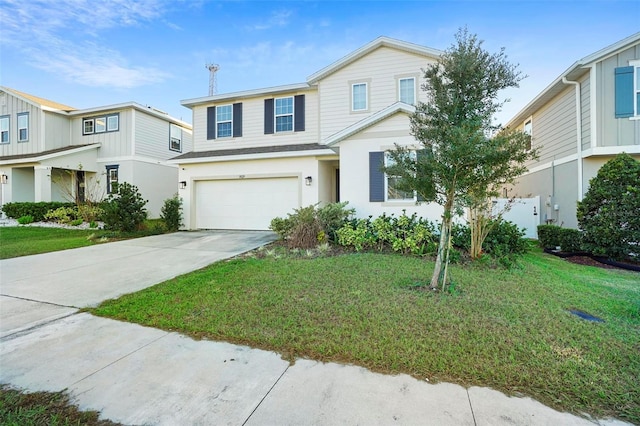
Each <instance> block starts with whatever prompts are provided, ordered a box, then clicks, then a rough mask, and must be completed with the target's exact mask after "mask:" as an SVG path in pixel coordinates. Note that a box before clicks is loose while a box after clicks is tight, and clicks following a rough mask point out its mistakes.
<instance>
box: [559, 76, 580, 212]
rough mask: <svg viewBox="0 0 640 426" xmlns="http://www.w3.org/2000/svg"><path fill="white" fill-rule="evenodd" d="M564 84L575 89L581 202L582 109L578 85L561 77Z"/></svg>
mask: <svg viewBox="0 0 640 426" xmlns="http://www.w3.org/2000/svg"><path fill="white" fill-rule="evenodd" d="M562 82H563V83H564V84H573V85H574V86H575V88H576V148H577V153H578V201H582V174H583V172H582V108H581V104H582V102H581V99H580V83H579V82H577V81H570V80H567V77H562Z"/></svg>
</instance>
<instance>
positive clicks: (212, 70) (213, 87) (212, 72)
mask: <svg viewBox="0 0 640 426" xmlns="http://www.w3.org/2000/svg"><path fill="white" fill-rule="evenodd" d="M205 67H206V68H207V69H208V70H209V96H213V95H215V94H216V92H217V91H218V87H217V82H216V72H217V71H218V70H219V69H220V65H218V64H206V65H205Z"/></svg>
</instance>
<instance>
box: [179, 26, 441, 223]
mask: <svg viewBox="0 0 640 426" xmlns="http://www.w3.org/2000/svg"><path fill="white" fill-rule="evenodd" d="M440 54H441V52H440V51H437V50H434V49H430V48H427V47H423V46H419V45H415V44H411V43H406V42H403V41H398V40H394V39H390V38H387V37H380V38H378V39H376V40H374V41H372V42H371V43H369V44H367V45H365V46H363V47H362V48H360V49H358V50H356V51H354V52H352V53H350V54H349V55H347V56H345V57H343V58H342V59H340V60H338V61H337V62H335V63H333V64H331V65H329V66H327V67H326V68H324V69H322V70H320V71H318V72H316V73H315V74H313V75H311V76H310V77H308V79H307V81H306V82H304V83H299V84H291V85H286V86H279V87H272V88H266V89H258V90H247V91H241V92H235V93H228V94H219V95H213V96H207V97H202V98H196V99H188V100H184V101H182V105H184V106H186V107H188V108H191V109H192V110H193V127H194V131H193V132H194V133H193V136H194V142H193V151H191V152H186V153H185V154H183V155H180V156H178V157H176V158H175V159H173V160H171V161H170V162H172V163H175V164H178V165H179V167H180V170H179V173H180V176H179V181H180V187H181V189H180V192H179V194H180V196H181V197H182V198H183V200H184V216H185V218H184V222H185V228H186V229H203V228H204V229H268V227H269V223H270V221H271V219H272V218H274V217H276V216H286V215H287V213H290V212H292V210H293V209H294V208H298V207H301V206H308V205H310V204H316V203H320V204H323V203H329V202H336V201H348V202H349V206H350V207H354V208H355V209H356V212H357V215H358V216H360V217H366V216H368V215H374V216H377V215H380V214H382V213H387V214H392V213H395V214H396V215H400V214H402V212H403V211H406V212H407V214H411V213H413V212H416V213H417V214H418V215H420V216H422V217H426V218H429V219H431V220H440V215H441V212H442V210H441V208H440V207H439V206H438V205H436V204H421V205H417V204H416V196H415V194H414V193H403V192H401V191H397V190H396V189H394V187H393V184H394V178H393V176H385V175H384V174H383V173H382V172H381V171H380V166H381V165H382V164H383V163H384V162H385V161H387V159H386V156H385V151H388V150H391V149H393V148H394V146H395V144H399V145H403V146H408V147H413V146H415V147H416V148H417V141H416V140H415V139H414V138H413V137H412V136H411V134H410V122H409V115H410V114H411V113H412V112H413V111H414V106H413V105H415V104H416V103H417V102H418V101H422V102H424V101H426V96H425V93H424V91H422V90H421V89H420V87H421V85H422V84H423V76H422V71H421V70H422V69H423V68H425V67H426V66H427V65H428V64H430V63H434V62H435V61H436V60H437V58H438V56H439V55H440Z"/></svg>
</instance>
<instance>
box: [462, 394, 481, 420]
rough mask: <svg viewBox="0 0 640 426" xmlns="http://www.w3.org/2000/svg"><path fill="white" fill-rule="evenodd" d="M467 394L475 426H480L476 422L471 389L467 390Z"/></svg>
mask: <svg viewBox="0 0 640 426" xmlns="http://www.w3.org/2000/svg"><path fill="white" fill-rule="evenodd" d="M465 390H466V392H467V400H468V401H469V408H470V409H471V417H473V424H474V426H478V423H477V422H476V415H475V414H474V413H473V404H471V395H469V389H465Z"/></svg>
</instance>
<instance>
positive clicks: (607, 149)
mask: <svg viewBox="0 0 640 426" xmlns="http://www.w3.org/2000/svg"><path fill="white" fill-rule="evenodd" d="M623 152H626V153H627V154H640V145H618V146H598V147H595V148H589V149H585V150H584V151H582V158H585V157H594V156H600V155H618V154H622V153H623Z"/></svg>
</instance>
